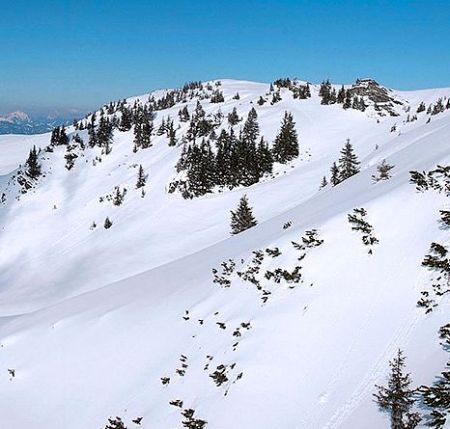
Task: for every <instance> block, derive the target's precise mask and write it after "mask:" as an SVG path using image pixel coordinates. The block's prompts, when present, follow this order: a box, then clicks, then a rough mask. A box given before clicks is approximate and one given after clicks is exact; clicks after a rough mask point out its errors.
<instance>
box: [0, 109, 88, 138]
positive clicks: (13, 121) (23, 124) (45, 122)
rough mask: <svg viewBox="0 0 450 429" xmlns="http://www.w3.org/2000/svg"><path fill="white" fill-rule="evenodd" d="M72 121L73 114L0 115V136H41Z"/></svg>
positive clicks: (21, 113) (18, 113)
mask: <svg viewBox="0 0 450 429" xmlns="http://www.w3.org/2000/svg"><path fill="white" fill-rule="evenodd" d="M75 116H77V114H75ZM79 116H82V115H79ZM73 119H74V114H73V113H72V114H55V115H48V116H45V115H32V114H29V113H25V112H22V111H15V112H11V113H7V114H5V115H0V134H42V133H46V132H48V131H51V130H52V129H53V127H55V126H58V125H63V124H70V123H71V122H72V120H73Z"/></svg>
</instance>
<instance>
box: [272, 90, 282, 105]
mask: <svg viewBox="0 0 450 429" xmlns="http://www.w3.org/2000/svg"><path fill="white" fill-rule="evenodd" d="M279 101H281V94H280V91H275V92H274V93H273V95H272V101H271V102H270V104H272V105H274V104H275V103H278V102H279Z"/></svg>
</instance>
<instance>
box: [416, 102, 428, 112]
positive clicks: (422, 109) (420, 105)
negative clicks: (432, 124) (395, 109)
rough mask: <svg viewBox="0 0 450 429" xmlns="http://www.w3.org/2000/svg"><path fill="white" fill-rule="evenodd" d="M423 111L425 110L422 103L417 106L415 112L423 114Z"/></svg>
mask: <svg viewBox="0 0 450 429" xmlns="http://www.w3.org/2000/svg"><path fill="white" fill-rule="evenodd" d="M425 109H426V107H425V103H424V102H423V101H422V102H421V103H420V104H419V107H418V108H417V110H416V112H417V113H420V112H424V111H425Z"/></svg>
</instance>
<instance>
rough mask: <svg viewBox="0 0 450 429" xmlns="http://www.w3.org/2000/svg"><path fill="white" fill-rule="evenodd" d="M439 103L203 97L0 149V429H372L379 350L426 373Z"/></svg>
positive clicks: (234, 85) (207, 88)
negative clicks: (404, 357) (137, 428)
mask: <svg viewBox="0 0 450 429" xmlns="http://www.w3.org/2000/svg"><path fill="white" fill-rule="evenodd" d="M449 100H450V88H443V89H430V90H421V91H397V90H395V89H389V88H385V87H383V86H382V85H380V84H379V83H377V82H376V81H374V80H372V79H359V80H358V81H356V82H355V83H354V84H350V85H341V84H339V85H336V84H333V83H331V82H329V81H323V82H322V83H319V84H314V83H311V82H305V81H300V80H297V79H290V78H282V79H277V80H275V81H274V82H272V83H260V82H250V81H239V80H229V79H221V80H213V81H208V82H190V83H187V84H186V85H184V86H183V87H181V88H178V89H167V90H158V91H154V92H152V93H150V94H144V95H141V96H136V97H131V98H128V99H125V100H117V101H112V102H111V103H108V104H106V105H104V106H102V108H100V109H99V110H97V111H95V112H93V113H90V114H89V115H86V116H85V117H84V118H82V119H80V120H79V121H77V122H76V123H74V124H73V125H70V126H67V127H64V126H58V127H55V128H54V129H53V130H52V132H49V133H46V134H42V135H38V136H23V137H20V138H17V137H13V136H2V137H1V138H0V151H1V150H2V148H4V149H3V152H2V153H1V157H0V160H1V161H0V162H1V163H2V165H0V167H2V170H1V171H2V173H3V175H2V176H0V196H1V202H0V208H1V211H0V226H1V228H0V285H1V287H0V315H1V317H2V319H1V324H0V391H1V392H2V395H1V400H0V415H1V416H2V417H1V420H2V424H3V425H4V426H5V427H8V428H12V429H22V428H37V429H40V428H45V429H61V428H64V429H80V428H86V429H89V428H93V429H95V428H104V427H109V428H111V427H117V428H120V427H122V428H123V427H127V428H135V427H142V428H144V429H150V428H161V429H164V428H182V427H184V428H205V429H208V428H211V429H225V428H235V429H248V428H259V429H273V428H304V429H317V428H326V429H332V428H340V429H347V428H365V429H379V428H382V427H388V426H389V416H388V414H387V413H381V412H380V411H379V410H378V407H377V404H376V403H374V401H373V399H374V396H373V394H374V393H375V392H376V391H377V390H376V387H375V386H376V385H378V386H380V385H386V383H387V379H388V377H389V376H390V374H391V372H390V367H389V362H390V361H392V359H395V358H396V356H397V359H400V358H401V359H402V356H403V355H402V354H401V353H400V352H398V349H402V350H403V351H404V355H405V356H406V361H405V360H401V359H400V360H398V361H397V366H396V368H397V369H398V371H400V370H401V369H402V365H406V369H407V372H408V373H411V379H412V383H413V385H414V386H413V387H414V388H415V387H418V386H421V385H423V386H431V385H433V383H435V382H436V380H437V379H438V376H439V374H440V372H441V371H442V370H443V369H444V368H445V365H446V363H447V361H448V353H447V352H446V350H445V349H443V348H442V347H441V345H440V343H439V341H441V342H443V343H444V342H445V338H447V337H446V335H447V334H446V332H447V330H446V328H445V327H446V326H447V329H448V323H449V322H450V321H449V317H448V315H449V314H450V302H449V298H448V297H449V296H450V293H447V292H448V280H449V278H450V277H449V276H450V270H449V269H448V265H449V263H448V259H447V257H448V256H447V255H448V254H447V252H448V246H449V245H450V236H449V232H448V224H449V223H450V222H449V221H448V218H449V219H450V214H449V211H448V210H449V205H448V189H449V186H450V183H449V177H450V173H449V167H448V166H449V164H450V148H449V145H448V142H449V139H450V101H449ZM24 147H26V153H24V152H23V148H24ZM11 160H15V164H14V167H13V166H12V163H11ZM19 160H20V161H19ZM399 368H400V369H399ZM397 375H398V373H397ZM405 390H406V388H405ZM423 391H424V392H426V389H425V388H424V389H423ZM388 393H389V392H388ZM407 393H408V392H406V394H407ZM416 393H417V394H419V392H416ZM408 398H410V397H409V396H408ZM422 398H427V396H426V393H424V396H423V397H422ZM428 398H431V399H429V401H428V403H427V404H422V405H420V406H419V403H418V402H414V401H413V400H410V401H409V402H408V406H407V407H406V408H405V411H404V412H402V413H403V414H402V415H401V416H400V417H401V418H404V419H405V421H406V419H407V417H408V416H409V418H412V417H414V416H415V414H414V415H412V414H411V415H408V416H407V412H406V411H411V413H412V412H413V411H417V412H419V413H420V414H421V418H422V422H421V423H420V424H419V426H417V427H425V426H424V424H425V422H426V421H428V420H427V419H429V418H431V417H430V416H432V414H431V413H432V412H433V411H436V410H438V411H439V412H441V413H443V414H444V417H445V413H446V412H447V411H445V409H444V408H442V407H441V408H439V407H440V405H439V404H438V406H436V405H433V404H432V402H433V401H432V399H433V398H432V397H431V396H429V397H428ZM386 401H387V403H388V405H386V406H385V409H389V401H388V400H386ZM386 401H385V403H386ZM433 407H434V408H433ZM443 410H444V411H443ZM116 416H117V417H116ZM108 419H109V421H110V423H109V426H107V425H108ZM402 424H403V423H402ZM444 424H445V421H444ZM114 425H115V426H114ZM120 425H122V426H120ZM420 425H422V426H420ZM441 427H448V423H447V426H441Z"/></svg>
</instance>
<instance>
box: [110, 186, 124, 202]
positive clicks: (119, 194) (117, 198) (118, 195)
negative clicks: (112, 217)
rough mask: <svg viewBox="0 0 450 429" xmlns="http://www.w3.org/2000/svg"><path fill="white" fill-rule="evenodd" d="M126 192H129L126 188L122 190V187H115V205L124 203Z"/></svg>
mask: <svg viewBox="0 0 450 429" xmlns="http://www.w3.org/2000/svg"><path fill="white" fill-rule="evenodd" d="M126 193H127V190H126V188H125V189H124V190H123V191H122V192H121V191H120V187H119V186H116V188H115V189H114V195H113V199H112V202H113V204H114V205H115V206H120V205H121V204H122V203H123V200H124V198H125V194H126Z"/></svg>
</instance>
